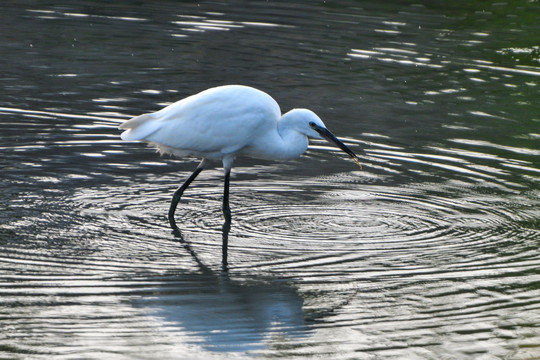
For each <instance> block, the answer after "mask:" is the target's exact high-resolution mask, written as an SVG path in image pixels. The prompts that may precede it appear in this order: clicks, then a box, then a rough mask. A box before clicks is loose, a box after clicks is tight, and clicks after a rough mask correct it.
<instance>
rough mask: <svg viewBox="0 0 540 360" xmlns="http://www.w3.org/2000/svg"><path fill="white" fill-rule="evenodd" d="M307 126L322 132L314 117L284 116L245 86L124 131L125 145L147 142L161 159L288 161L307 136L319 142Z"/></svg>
mask: <svg viewBox="0 0 540 360" xmlns="http://www.w3.org/2000/svg"><path fill="white" fill-rule="evenodd" d="M309 121H312V122H314V123H315V124H317V125H319V126H321V127H324V124H323V122H322V121H321V119H320V118H319V117H318V116H317V115H315V113H313V112H312V111H309V110H306V109H294V110H291V111H290V112H288V113H287V114H285V115H284V116H283V117H282V116H281V110H280V108H279V105H278V104H277V102H276V101H275V100H274V99H273V98H272V97H270V96H269V95H268V94H266V93H264V92H262V91H260V90H257V89H254V88H251V87H248V86H241V85H227V86H220V87H215V88H211V89H208V90H205V91H203V92H200V93H198V94H196V95H192V96H190V97H187V98H185V99H182V100H180V101H177V102H175V103H174V104H171V105H169V106H167V107H165V108H163V109H161V110H159V111H157V112H155V113H150V114H143V115H140V116H137V117H135V118H133V119H131V120H129V121H127V122H125V123H124V124H122V125H121V126H120V129H126V131H124V132H123V133H122V135H121V137H122V139H123V140H143V141H146V142H149V143H151V144H154V145H156V146H157V148H158V149H159V150H160V151H161V152H163V153H170V154H173V155H177V156H187V155H193V156H197V157H202V158H207V159H212V160H223V159H225V158H229V157H231V156H232V157H234V156H236V155H247V156H250V157H255V158H262V159H276V160H286V159H292V158H295V157H298V156H300V155H301V154H302V153H304V152H305V151H306V149H307V147H308V139H307V136H311V137H315V138H319V139H321V136H320V135H319V134H318V133H317V132H316V131H314V130H313V129H311V128H310V127H309V125H308V123H309Z"/></svg>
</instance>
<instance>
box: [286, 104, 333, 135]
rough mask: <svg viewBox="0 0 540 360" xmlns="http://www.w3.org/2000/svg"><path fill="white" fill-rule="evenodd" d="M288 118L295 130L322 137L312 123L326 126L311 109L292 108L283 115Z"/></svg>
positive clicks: (320, 126) (319, 126)
mask: <svg viewBox="0 0 540 360" xmlns="http://www.w3.org/2000/svg"><path fill="white" fill-rule="evenodd" d="M284 117H287V118H288V121H289V122H290V124H291V127H292V128H294V129H295V130H296V131H298V132H300V133H302V134H304V135H306V136H308V137H312V138H315V139H322V136H321V135H320V133H319V132H317V131H316V130H315V128H314V127H313V125H315V126H317V127H318V128H326V126H325V125H324V123H323V121H322V120H321V119H320V118H319V117H318V116H317V114H315V113H314V112H313V111H311V110H308V109H292V110H291V111H289V112H288V113H286V114H285V115H284Z"/></svg>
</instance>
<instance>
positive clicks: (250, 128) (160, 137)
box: [120, 85, 362, 234]
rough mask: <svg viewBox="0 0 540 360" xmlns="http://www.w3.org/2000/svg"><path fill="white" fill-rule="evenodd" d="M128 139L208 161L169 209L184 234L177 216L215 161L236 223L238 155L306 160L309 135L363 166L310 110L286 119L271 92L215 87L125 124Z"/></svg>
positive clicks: (294, 112)
mask: <svg viewBox="0 0 540 360" xmlns="http://www.w3.org/2000/svg"><path fill="white" fill-rule="evenodd" d="M120 129H122V130H125V131H124V132H123V133H122V135H121V137H122V139H123V140H139V141H145V142H147V143H150V144H151V145H154V146H156V147H157V149H158V150H159V152H160V153H167V154H172V155H176V156H195V157H199V158H202V160H201V162H200V163H199V166H197V168H196V169H195V171H194V172H193V173H192V174H191V176H190V177H189V178H188V179H187V180H186V181H185V182H184V183H183V184H182V186H180V187H179V188H178V190H176V192H175V193H174V196H173V198H172V202H171V207H170V209H169V223H170V225H171V228H172V229H173V231H174V233H175V234H179V230H178V227H177V226H176V222H175V220H174V213H175V211H176V207H177V205H178V202H179V201H180V198H181V197H182V194H183V193H184V191H185V190H186V189H187V187H188V186H189V185H190V184H191V182H192V181H193V180H195V178H196V177H197V175H199V173H200V172H201V171H202V170H203V169H204V167H205V166H206V163H207V159H209V160H221V161H222V162H223V170H224V172H225V187H224V192H223V215H224V216H225V220H226V223H230V221H231V210H230V207H229V181H230V175H231V167H232V165H233V161H234V159H235V157H236V156H249V157H254V158H261V159H270V160H287V159H293V158H296V157H298V156H300V155H301V154H302V153H303V152H304V151H306V149H307V147H308V137H312V138H316V139H326V140H327V141H329V142H331V143H334V144H335V145H336V146H338V147H339V148H340V149H341V150H343V151H344V152H345V153H347V154H348V155H349V156H350V157H351V158H352V159H353V160H354V162H355V163H356V164H358V166H360V168H362V166H361V165H360V163H359V161H358V158H357V157H356V155H355V154H354V153H353V152H352V151H351V150H350V149H349V148H348V147H347V146H346V145H345V144H343V143H342V142H341V141H340V140H339V139H338V138H336V137H335V136H334V135H333V134H332V133H331V132H330V131H329V130H328V129H327V128H326V126H325V125H324V123H323V122H322V120H321V119H320V118H319V117H318V116H317V115H316V114H315V113H314V112H312V111H310V110H307V109H293V110H291V111H289V112H287V113H286V114H284V115H283V116H282V115H281V110H280V108H279V105H278V104H277V102H276V101H275V100H274V99H273V98H272V97H271V96H270V95H268V94H266V93H264V92H262V91H260V90H257V89H254V88H252V87H248V86H242V85H226V86H219V87H214V88H210V89H208V90H205V91H202V92H200V93H198V94H196V95H193V96H189V97H187V98H185V99H183V100H180V101H177V102H175V103H174V104H171V105H169V106H167V107H165V108H163V109H161V110H159V111H157V112H154V113H149V114H143V115H140V116H137V117H134V118H132V119H131V120H128V121H126V122H124V123H123V124H122V125H120Z"/></svg>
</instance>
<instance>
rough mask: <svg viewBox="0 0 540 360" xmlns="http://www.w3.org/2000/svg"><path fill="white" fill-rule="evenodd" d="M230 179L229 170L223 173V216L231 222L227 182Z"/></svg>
mask: <svg viewBox="0 0 540 360" xmlns="http://www.w3.org/2000/svg"><path fill="white" fill-rule="evenodd" d="M230 179H231V170H229V171H227V172H226V173H225V186H224V189H223V216H224V217H225V221H228V222H231V208H230V207H229V182H230Z"/></svg>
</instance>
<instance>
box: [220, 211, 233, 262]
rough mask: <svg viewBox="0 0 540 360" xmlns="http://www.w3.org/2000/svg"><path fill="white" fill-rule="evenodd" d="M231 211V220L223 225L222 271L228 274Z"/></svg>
mask: <svg viewBox="0 0 540 360" xmlns="http://www.w3.org/2000/svg"><path fill="white" fill-rule="evenodd" d="M230 215H231V214H230V211H229V220H227V219H226V220H225V222H224V223H223V228H222V231H223V243H222V245H221V270H222V272H224V273H226V272H228V271H229V263H228V262H227V250H228V247H229V231H230V230H231V216H230Z"/></svg>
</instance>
